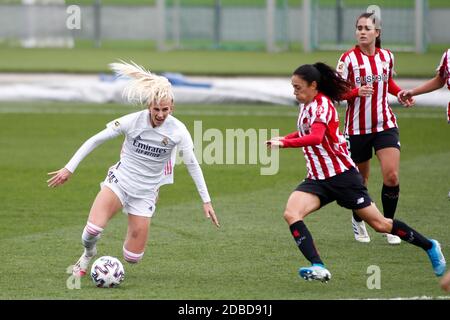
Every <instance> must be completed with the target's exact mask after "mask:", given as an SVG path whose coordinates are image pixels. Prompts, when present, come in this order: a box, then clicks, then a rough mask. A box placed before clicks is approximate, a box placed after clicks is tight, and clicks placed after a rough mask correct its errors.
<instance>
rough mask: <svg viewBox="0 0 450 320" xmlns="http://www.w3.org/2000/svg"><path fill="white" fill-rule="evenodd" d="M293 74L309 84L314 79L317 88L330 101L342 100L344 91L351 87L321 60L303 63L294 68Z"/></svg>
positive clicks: (351, 86)
mask: <svg viewBox="0 0 450 320" xmlns="http://www.w3.org/2000/svg"><path fill="white" fill-rule="evenodd" d="M293 75H296V76H299V77H300V78H302V79H303V80H305V81H306V82H307V83H308V84H309V85H310V84H311V83H312V82H313V81H316V83H317V90H318V91H319V92H322V93H323V94H324V95H326V96H327V97H328V98H330V99H331V100H332V101H339V100H342V96H343V94H344V93H346V92H348V91H349V90H351V89H352V88H353V85H352V84H351V83H350V82H348V81H347V80H345V79H343V78H342V77H341V76H340V75H339V74H338V73H337V72H336V70H334V69H332V68H331V67H329V66H328V65H326V64H325V63H323V62H317V63H314V64H304V65H302V66H300V67H298V68H297V69H295V71H294V73H293Z"/></svg>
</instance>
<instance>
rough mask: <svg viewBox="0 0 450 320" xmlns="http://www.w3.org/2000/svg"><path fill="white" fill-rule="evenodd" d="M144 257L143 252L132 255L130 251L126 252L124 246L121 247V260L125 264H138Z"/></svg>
mask: <svg viewBox="0 0 450 320" xmlns="http://www.w3.org/2000/svg"><path fill="white" fill-rule="evenodd" d="M143 256H144V252H142V253H133V252H131V251H128V250H127V249H125V246H123V258H124V259H125V261H126V262H129V263H138V262H139V261H141V260H142V257H143Z"/></svg>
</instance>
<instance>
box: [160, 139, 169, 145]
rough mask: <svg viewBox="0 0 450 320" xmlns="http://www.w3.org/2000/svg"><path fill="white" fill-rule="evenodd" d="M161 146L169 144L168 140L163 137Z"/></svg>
mask: <svg viewBox="0 0 450 320" xmlns="http://www.w3.org/2000/svg"><path fill="white" fill-rule="evenodd" d="M161 144H162V145H163V146H164V147H165V146H167V145H168V144H169V139H167V137H164V139H162V141H161Z"/></svg>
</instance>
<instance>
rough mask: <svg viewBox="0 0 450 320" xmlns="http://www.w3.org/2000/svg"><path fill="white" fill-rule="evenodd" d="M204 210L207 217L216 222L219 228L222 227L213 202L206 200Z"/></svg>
mask: <svg viewBox="0 0 450 320" xmlns="http://www.w3.org/2000/svg"><path fill="white" fill-rule="evenodd" d="M203 211H204V212H205V216H206V218H208V219H211V222H212V223H214V225H215V226H216V227H217V228H220V223H219V219H217V216H216V213H215V212H214V208H213V206H212V204H211V202H206V203H204V204H203Z"/></svg>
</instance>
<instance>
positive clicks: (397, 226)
mask: <svg viewBox="0 0 450 320" xmlns="http://www.w3.org/2000/svg"><path fill="white" fill-rule="evenodd" d="M391 234H393V235H396V236H399V237H400V238H401V239H402V240H404V241H406V242H409V243H411V244H413V245H415V246H418V247H421V248H422V249H424V250H428V249H430V248H431V247H432V246H433V244H432V243H431V241H430V240H428V239H427V238H425V237H424V236H423V235H421V234H420V233H418V232H417V231H416V230H414V229H413V228H411V227H410V226H408V225H407V224H406V223H404V222H401V221H399V220H395V219H394V220H393V224H392V230H391Z"/></svg>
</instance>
